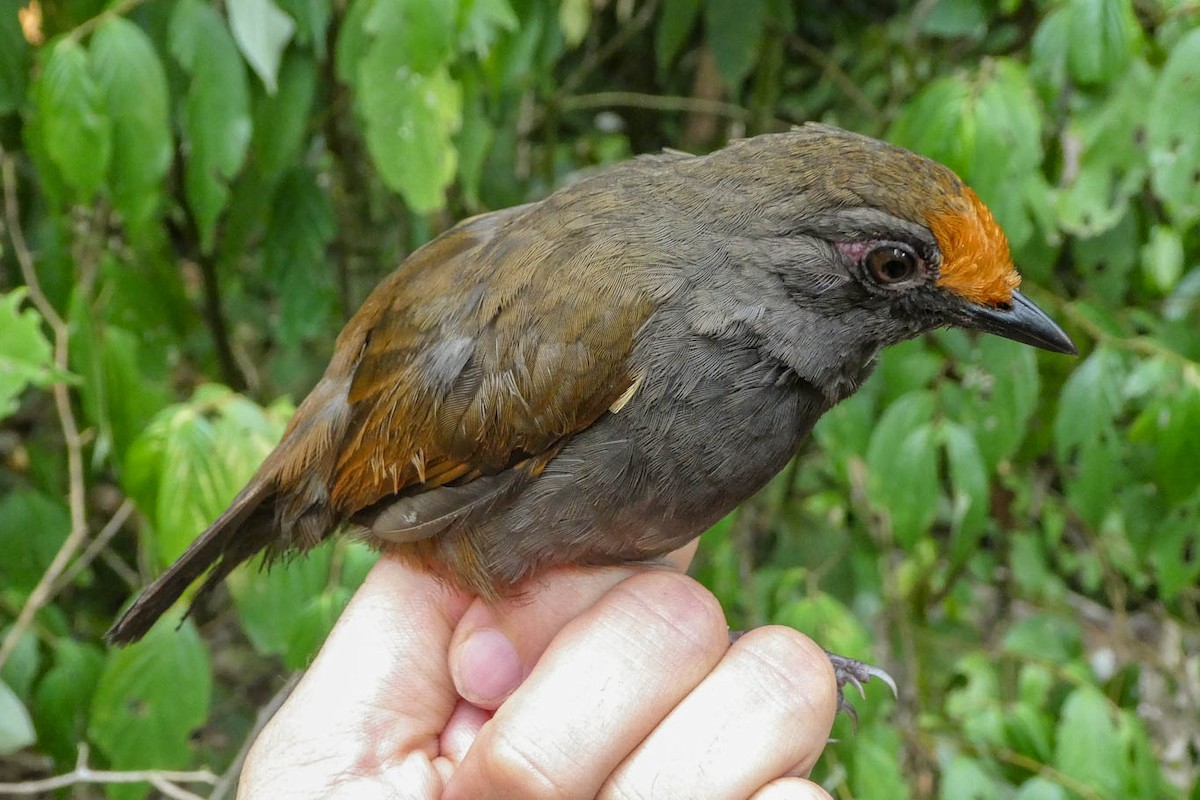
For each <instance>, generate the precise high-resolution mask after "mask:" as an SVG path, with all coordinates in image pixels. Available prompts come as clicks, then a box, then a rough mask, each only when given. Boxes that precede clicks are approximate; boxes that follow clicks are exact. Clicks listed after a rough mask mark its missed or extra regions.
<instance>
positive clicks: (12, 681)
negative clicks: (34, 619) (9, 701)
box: [0, 625, 42, 702]
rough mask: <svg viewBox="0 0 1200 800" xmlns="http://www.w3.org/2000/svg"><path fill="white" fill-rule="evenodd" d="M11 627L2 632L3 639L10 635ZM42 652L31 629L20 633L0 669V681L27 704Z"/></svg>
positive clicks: (39, 666) (39, 665)
mask: <svg viewBox="0 0 1200 800" xmlns="http://www.w3.org/2000/svg"><path fill="white" fill-rule="evenodd" d="M12 630H13V626H12V625H9V626H8V627H7V628H5V629H4V630H3V631H2V632H0V633H2V634H3V636H4V637H7V636H8V635H9V634H11V633H12ZM41 665H42V651H41V648H40V647H39V645H38V637H37V634H36V633H35V632H34V631H33V630H32V629H28V628H27V629H25V630H23V631H21V634H20V636H18V637H17V642H16V645H15V646H14V647H13V649H12V652H11V653H10V654H9V657H8V660H7V661H5V662H4V665H3V667H2V668H0V681H4V683H6V684H8V688H10V689H12V691H13V694H15V695H16V696H17V697H18V698H20V699H21V701H22V702H28V700H29V698H30V697H31V696H32V695H33V681H34V679H35V678H36V677H37V675H38V672H39V671H40V670H41Z"/></svg>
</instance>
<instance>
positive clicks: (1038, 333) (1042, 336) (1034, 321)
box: [963, 292, 1079, 356]
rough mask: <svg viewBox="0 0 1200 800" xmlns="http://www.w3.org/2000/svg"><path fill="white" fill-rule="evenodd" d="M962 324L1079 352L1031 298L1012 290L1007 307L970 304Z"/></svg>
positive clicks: (1054, 350)
mask: <svg viewBox="0 0 1200 800" xmlns="http://www.w3.org/2000/svg"><path fill="white" fill-rule="evenodd" d="M965 316H966V318H965V320H964V323H963V324H964V326H965V327H970V328H975V329H976V330H981V331H983V332H985V333H994V334H996V335H997V336H1003V337H1004V338H1005V339H1012V340H1013V341H1014V342H1021V343H1022V344H1030V345H1033V346H1034V347H1040V348H1042V349H1043V350H1049V351H1050V352H1052V353H1066V354H1067V355H1071V356H1077V355H1079V348H1077V347H1076V346H1075V343H1074V342H1072V341H1071V337H1070V336H1067V334H1066V333H1065V332H1064V331H1063V329H1062V328H1060V327H1058V323H1056V322H1055V321H1054V320H1052V319H1050V317H1048V316H1046V312H1045V311H1042V310H1041V309H1040V308H1038V307H1037V306H1036V305H1034V303H1033V301H1032V300H1030V299H1029V298H1028V297H1026V296H1025V295H1023V294H1021V293H1020V292H1013V294H1012V301H1011V302H1010V303H1009V304H1008V305H1007V306H1000V307H991V306H978V305H971V306H969V307H967V308H966V309H965Z"/></svg>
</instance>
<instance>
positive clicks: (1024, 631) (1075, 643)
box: [1003, 613, 1083, 664]
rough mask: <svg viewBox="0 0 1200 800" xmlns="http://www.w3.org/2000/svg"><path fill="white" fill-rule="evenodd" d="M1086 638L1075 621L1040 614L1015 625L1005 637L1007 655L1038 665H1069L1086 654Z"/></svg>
mask: <svg viewBox="0 0 1200 800" xmlns="http://www.w3.org/2000/svg"><path fill="white" fill-rule="evenodd" d="M1082 638H1083V634H1082V631H1081V630H1080V628H1079V624H1078V623H1076V622H1075V621H1074V620H1069V619H1066V618H1064V617H1059V616H1055V615H1053V614H1049V613H1037V614H1032V615H1030V616H1028V617H1024V618H1022V619H1020V620H1018V621H1017V622H1015V623H1014V624H1013V626H1012V627H1011V628H1009V629H1008V631H1007V632H1006V633H1005V634H1004V643H1003V647H1004V651H1005V652H1006V653H1012V654H1013V655H1017V656H1023V657H1025V658H1028V659H1031V660H1037V661H1052V662H1057V663H1059V664H1065V663H1068V662H1070V661H1072V660H1074V659H1077V658H1079V656H1080V654H1081V653H1082V652H1083V645H1082Z"/></svg>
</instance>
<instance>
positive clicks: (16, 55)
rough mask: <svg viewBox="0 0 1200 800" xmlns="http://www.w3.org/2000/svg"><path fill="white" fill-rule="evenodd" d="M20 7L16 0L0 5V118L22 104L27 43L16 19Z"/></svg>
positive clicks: (27, 53)
mask: <svg viewBox="0 0 1200 800" xmlns="http://www.w3.org/2000/svg"><path fill="white" fill-rule="evenodd" d="M20 8H21V3H19V2H16V0H3V2H0V116H3V115H4V114H10V113H12V112H13V111H16V110H17V109H19V108H20V107H21V106H22V105H23V104H24V102H25V86H26V84H27V83H28V82H29V43H28V42H26V41H25V35H24V34H23V33H22V32H21V23H20V20H19V19H18V18H17V11H18V9H20Z"/></svg>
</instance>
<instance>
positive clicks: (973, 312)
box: [709, 124, 1077, 368]
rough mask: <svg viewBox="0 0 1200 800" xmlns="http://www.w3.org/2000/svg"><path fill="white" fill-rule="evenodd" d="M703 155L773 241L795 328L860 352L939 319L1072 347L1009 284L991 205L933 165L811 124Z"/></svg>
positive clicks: (834, 347) (1013, 276)
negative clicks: (795, 309) (796, 317)
mask: <svg viewBox="0 0 1200 800" xmlns="http://www.w3.org/2000/svg"><path fill="white" fill-rule="evenodd" d="M709 158H712V159H714V160H715V159H731V160H732V163H728V164H726V165H724V166H722V165H720V164H713V165H712V166H714V167H716V172H717V173H718V174H721V175H723V178H722V183H723V184H724V188H725V189H726V190H727V191H728V190H732V191H735V192H741V193H743V195H744V196H746V197H747V198H748V199H749V200H750V202H748V203H746V204H745V205H746V206H747V207H749V208H752V209H754V212H753V213H752V214H750V215H747V218H746V219H745V220H744V221H743V223H742V224H744V225H745V226H746V228H745V232H746V233H747V234H749V236H750V238H751V239H753V240H755V241H758V242H768V243H771V244H769V245H768V246H767V252H769V253H771V254H772V255H771V259H770V260H771V261H772V263H771V265H770V267H769V268H770V269H771V270H772V271H774V272H775V273H776V274H778V275H779V277H780V279H781V280H782V281H783V282H784V284H785V285H786V286H787V290H788V293H789V295H790V296H791V297H792V298H793V301H794V302H795V303H796V305H797V306H799V308H800V310H801V311H802V312H803V314H802V315H801V317H800V318H801V319H806V320H808V321H807V322H804V323H802V325H803V327H805V328H808V330H806V331H804V333H803V335H804V337H805V338H806V339H807V340H808V341H811V340H812V339H813V338H814V337H824V339H825V341H826V342H827V343H828V346H827V347H825V348H822V351H823V352H824V353H825V354H826V355H828V354H829V353H830V352H831V351H832V352H834V353H835V354H836V353H837V352H838V351H839V349H840V350H841V351H842V353H841V354H842V356H843V357H844V358H845V359H846V360H847V361H853V360H855V358H857V357H858V356H859V355H860V354H867V358H868V360H869V356H870V355H872V354H873V353H874V352H876V351H877V350H878V349H879V348H880V347H884V346H887V345H890V344H894V343H896V342H899V341H902V340H904V339H909V338H912V337H914V336H917V335H919V334H921V333H924V332H926V331H929V330H933V329H935V328H940V327H949V326H958V327H962V328H971V329H975V330H980V331H985V332H987V333H991V334H996V335H998V336H1003V337H1006V338H1008V339H1013V340H1016V341H1018V342H1022V343H1024V344H1029V345H1033V346H1035V347H1040V348H1042V349H1045V350H1050V351H1053V352H1056V353H1069V354H1075V353H1077V350H1076V348H1075V345H1074V343H1073V342H1072V341H1071V339H1070V338H1069V337H1068V336H1067V335H1066V333H1064V332H1063V330H1062V329H1061V328H1060V327H1059V326H1058V325H1057V324H1055V323H1054V321H1053V320H1051V319H1050V318H1049V317H1048V316H1047V315H1046V314H1045V313H1044V312H1042V311H1041V309H1039V308H1038V307H1037V306H1036V305H1034V304H1033V302H1032V301H1030V300H1029V299H1028V298H1027V297H1025V296H1024V295H1023V294H1021V292H1019V291H1018V287H1019V286H1020V284H1021V276H1020V275H1019V274H1018V273H1017V271H1016V269H1015V268H1014V266H1013V262H1012V257H1011V255H1010V253H1009V246H1008V240H1007V238H1006V237H1005V235H1004V232H1003V231H1002V230H1001V229H1000V226H999V225H998V224H997V223H996V221H995V219H994V218H993V216H992V213H991V211H989V210H988V208H987V206H985V205H984V204H983V202H982V201H981V200H980V199H979V197H978V196H977V195H976V194H975V192H974V191H972V190H971V188H970V187H968V186H967V185H966V184H965V183H963V181H962V180H960V179H959V178H958V177H957V176H956V175H955V174H954V173H953V172H952V171H951V170H949V169H947V168H946V167H944V166H942V165H941V164H938V163H937V162H935V161H932V160H930V159H928V158H925V157H923V156H919V155H916V154H915V153H912V152H910V151H908V150H904V149H901V148H898V147H893V146H891V145H888V144H886V143H884V142H880V141H878V140H875V139H870V138H868V137H865V136H860V135H858V134H853V133H849V132H847V131H843V130H841V129H838V128H833V127H829V126H825V125H811V124H810V125H805V126H803V127H801V128H797V129H795V130H793V131H790V132H788V133H782V134H775V135H769V136H759V137H755V138H753V139H747V140H744V141H742V142H738V143H735V144H734V145H732V146H731V147H729V148H727V149H726V150H724V151H720V152H719V153H716V154H713V155H712V156H710V157H709ZM730 176H736V177H733V178H731V177H730ZM796 341H799V337H797V339H796ZM851 349H854V350H855V353H853V354H852V353H851ZM820 366H822V365H815V364H814V365H813V367H816V368H819V367H820ZM826 366H832V364H829V365H826Z"/></svg>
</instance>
